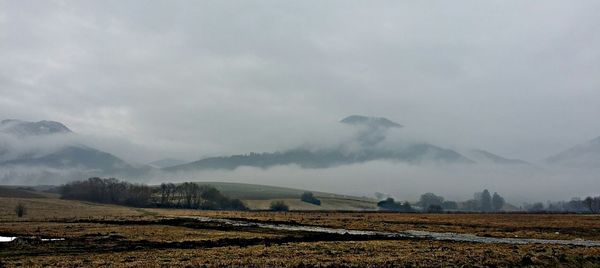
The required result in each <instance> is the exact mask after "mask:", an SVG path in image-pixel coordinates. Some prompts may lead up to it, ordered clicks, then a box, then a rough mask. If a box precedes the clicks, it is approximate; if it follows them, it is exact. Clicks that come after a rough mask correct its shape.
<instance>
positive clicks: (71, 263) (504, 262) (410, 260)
mask: <svg viewBox="0 0 600 268" xmlns="http://www.w3.org/2000/svg"><path fill="white" fill-rule="evenodd" d="M599 256H600V249H586V248H570V247H547V246H536V245H528V246H510V245H484V244H469V243H448V242H438V241H433V242H431V241H363V242H352V241H350V242H315V243H290V244H284V245H278V246H271V247H267V246H263V245H260V246H250V247H221V248H211V249H202V250H196V249H177V250H149V251H132V252H121V253H106V254H98V255H67V256H62V255H58V256H34V257H29V258H21V259H13V258H9V259H8V260H6V265H9V266H13V265H14V266H17V265H20V266H24V267H46V266H55V267H77V266H98V267H101V266H110V267H141V266H143V267H164V266H179V267H183V266H190V267H197V266H202V265H207V266H222V267H231V266H265V267H297V266H317V265H318V266H361V267H364V266H371V267H381V266H419V267H449V266H452V267H460V266H467V267H473V266H488V267H494V266H500V267H515V266H523V265H533V266H538V267H597V265H598V262H599V261H600V257H599Z"/></svg>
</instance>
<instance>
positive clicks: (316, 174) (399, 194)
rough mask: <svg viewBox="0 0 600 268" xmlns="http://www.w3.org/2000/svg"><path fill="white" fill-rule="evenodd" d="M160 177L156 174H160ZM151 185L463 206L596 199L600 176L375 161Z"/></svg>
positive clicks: (182, 177) (189, 176)
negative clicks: (476, 199)
mask: <svg viewBox="0 0 600 268" xmlns="http://www.w3.org/2000/svg"><path fill="white" fill-rule="evenodd" d="M157 175H158V174H157ZM165 175H166V177H162V176H159V177H156V178H152V179H151V180H150V183H161V182H163V181H165V179H166V178H168V180H170V181H179V182H182V181H226V182H242V183H256V184H267V185H275V186H283V187H293V188H300V189H307V190H313V191H323V192H334V193H341V194H352V195H359V196H368V197H373V196H374V193H375V192H383V193H386V194H389V195H390V196H393V197H395V198H396V199H398V200H408V201H416V200H417V199H418V198H419V196H420V195H421V194H423V193H426V192H433V193H436V194H438V195H442V196H444V197H446V198H447V199H450V200H458V201H464V200H468V199H471V198H473V193H475V192H480V191H482V190H483V189H489V190H490V191H492V192H498V193H501V194H502V195H503V196H505V197H506V198H507V201H508V202H511V203H513V204H520V203H522V202H535V201H542V202H545V201H548V200H569V199H570V198H572V197H577V196H585V195H597V194H598V192H597V190H596V188H595V187H596V185H597V181H598V176H597V175H594V174H591V173H590V174H586V173H585V172H583V171H578V170H570V169H558V168H552V169H550V168H546V169H544V168H536V167H512V168H510V167H500V166H493V165H474V164H453V165H437V164H433V163H430V164H424V165H411V164H405V163H400V162H391V161H371V162H366V163H360V164H353V165H345V166H337V167H332V168H327V169H304V168H300V167H299V166H296V165H288V166H277V167H272V168H269V169H260V168H252V167H241V168H238V169H235V170H233V171H225V170H212V171H198V172H182V173H177V174H165Z"/></svg>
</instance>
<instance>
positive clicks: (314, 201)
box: [300, 192, 321, 206]
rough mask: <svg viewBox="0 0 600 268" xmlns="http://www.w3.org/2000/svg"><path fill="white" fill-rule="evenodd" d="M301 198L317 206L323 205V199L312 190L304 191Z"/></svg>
mask: <svg viewBox="0 0 600 268" xmlns="http://www.w3.org/2000/svg"><path fill="white" fill-rule="evenodd" d="M300 200H302V201H304V202H306V203H311V204H315V205H317V206H320V205H321V200H319V199H317V198H316V197H315V196H314V195H313V193H311V192H304V193H303V194H302V196H300Z"/></svg>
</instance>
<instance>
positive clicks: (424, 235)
mask: <svg viewBox="0 0 600 268" xmlns="http://www.w3.org/2000/svg"><path fill="white" fill-rule="evenodd" d="M186 218H192V219H196V220H198V221H200V222H212V223H220V224H226V225H230V226H236V227H252V228H265V229H271V230H282V231H298V232H314V233H324V234H338V235H352V236H367V237H368V236H373V237H388V238H398V239H402V238H406V239H426V240H438V241H455V242H473V243H488V244H511V245H527V244H548V245H573V246H585V247H600V241H594V240H583V239H578V240H560V239H533V238H498V237H482V236H476V235H472V234H459V233H449V232H444V233H441V232H429V231H415V230H407V231H404V232H377V231H363V230H348V229H341V228H327V227H319V226H306V225H291V224H274V223H263V222H251V221H242V220H230V219H219V218H210V217H186Z"/></svg>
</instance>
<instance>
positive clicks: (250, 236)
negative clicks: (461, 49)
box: [0, 191, 600, 267]
mask: <svg viewBox="0 0 600 268" xmlns="http://www.w3.org/2000/svg"><path fill="white" fill-rule="evenodd" d="M14 195H15V192H14V191H11V197H0V236H10V237H18V239H15V240H14V241H12V242H8V243H0V260H1V261H2V265H4V266H8V267H12V266H25V267H43V266H49V265H51V266H66V267H72V266H121V267H133V266H149V267H160V266H173V265H178V266H179V265H183V266H185V265H192V266H198V265H209V266H248V265H254V266H302V265H322V266H381V265H412V266H454V265H456V266H462V265H467V266H471V265H472V266H494V265H495V266H522V265H534V266H535V265H537V266H573V267H579V266H589V267H593V266H598V265H600V257H598V256H600V247H584V246H574V245H553V244H548V245H542V244H522V245H516V244H502V243H473V242H457V241H436V240H433V239H416V238H390V237H384V236H376V235H374V236H358V235H349V234H345V235H344V234H331V233H314V232H305V231H290V230H283V229H281V230H276V229H268V228H259V227H258V225H256V226H255V225H248V226H234V225H228V224H224V223H221V222H204V221H199V220H196V219H197V218H199V217H202V218H204V217H205V218H210V219H231V220H236V221H247V222H252V223H261V224H286V225H290V226H319V227H325V228H344V229H348V230H369V231H377V232H403V231H406V230H417V231H430V232H454V233H462V234H475V235H478V236H481V237H500V238H502V237H506V238H514V237H523V238H543V239H565V240H575V241H577V240H600V219H599V218H598V216H590V215H536V214H400V213H385V212H365V211H363V212H335V211H292V212H269V211H244V212H234V211H201V210H191V209H158V208H131V207H123V206H117V205H106V204H96V203H90V202H81V201H72V200H61V199H59V198H58V197H57V196H56V195H52V194H45V195H38V196H33V195H25V196H24V197H15V196H14ZM18 203H21V204H24V205H25V206H26V207H27V209H28V210H27V214H26V215H25V216H24V217H22V218H18V217H16V216H15V213H14V207H15V205H16V204H18ZM41 239H59V240H56V241H44V240H41Z"/></svg>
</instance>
